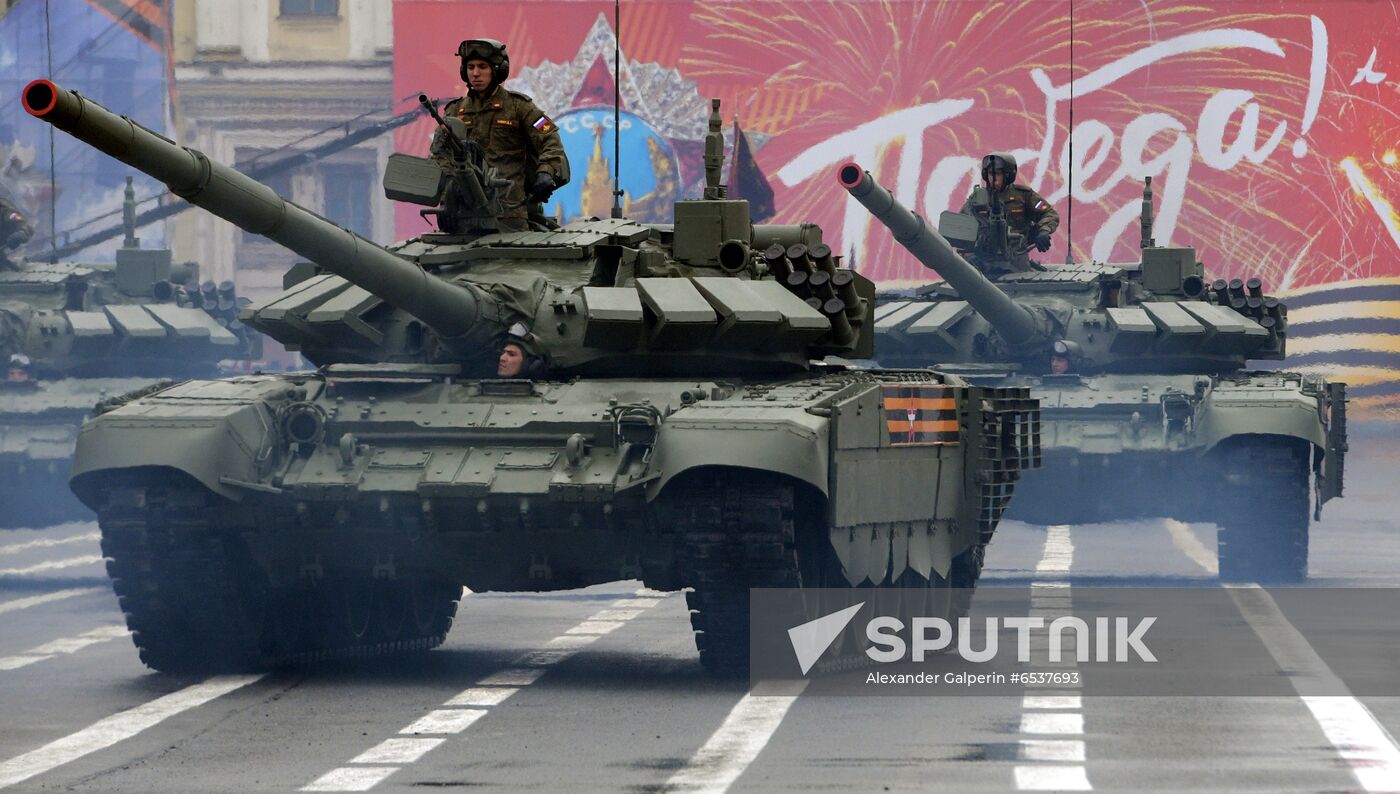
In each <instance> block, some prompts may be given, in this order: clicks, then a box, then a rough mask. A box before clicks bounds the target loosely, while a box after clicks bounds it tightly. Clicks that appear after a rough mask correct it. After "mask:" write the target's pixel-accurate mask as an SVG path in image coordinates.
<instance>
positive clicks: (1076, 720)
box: [1012, 524, 1093, 791]
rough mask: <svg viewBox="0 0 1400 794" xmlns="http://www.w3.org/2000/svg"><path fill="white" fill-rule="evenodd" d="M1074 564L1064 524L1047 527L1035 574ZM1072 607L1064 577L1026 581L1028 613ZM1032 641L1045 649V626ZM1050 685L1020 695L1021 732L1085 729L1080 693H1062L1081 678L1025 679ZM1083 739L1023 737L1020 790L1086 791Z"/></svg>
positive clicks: (1069, 663) (1066, 664)
mask: <svg viewBox="0 0 1400 794" xmlns="http://www.w3.org/2000/svg"><path fill="white" fill-rule="evenodd" d="M1073 565H1074V542H1073V541H1072V540H1071V539H1070V529H1069V527H1068V526H1066V525H1064V524H1058V525H1055V526H1051V527H1047V528H1046V530H1045V550H1044V551H1043V552H1042V553H1041V558H1040V562H1039V563H1037V564H1036V566H1035V572H1036V574H1037V575H1046V574H1049V575H1054V574H1068V573H1069V570H1070V568H1071V567H1072V566H1073ZM1073 606H1074V595H1073V591H1072V589H1071V587H1070V582H1069V580H1068V579H1059V580H1048V581H1046V580H1042V581H1036V582H1032V583H1031V609H1030V610H1029V613H1030V614H1031V615H1033V616H1038V617H1042V618H1045V620H1046V621H1047V623H1048V622H1049V621H1051V620H1054V619H1055V618H1057V617H1060V616H1063V615H1067V614H1069V613H1070V611H1071V610H1072V608H1073ZM1031 644H1032V645H1033V646H1034V647H1035V648H1036V649H1037V650H1039V651H1048V646H1049V635H1048V630H1041V631H1038V632H1035V633H1034V634H1032V636H1031ZM1037 666H1038V667H1045V668H1074V667H1075V666H1076V662H1075V660H1074V657H1073V656H1070V657H1068V658H1067V659H1064V660H1062V661H1061V662H1060V663H1058V664H1056V663H1054V662H1050V661H1048V660H1047V661H1045V662H1041V663H1038V664H1037ZM1039 686H1048V687H1054V688H1053V689H1046V690H1045V691H1041V692H1035V693H1031V692H1027V693H1026V694H1025V695H1024V696H1023V697H1022V699H1021V729H1020V733H1021V734H1023V735H1031V736H1035V735H1051V736H1073V735H1081V734H1083V733H1084V714H1083V713H1082V709H1083V705H1084V703H1083V698H1082V697H1081V696H1079V695H1076V694H1072V693H1066V692H1065V691H1064V690H1066V689H1070V690H1073V689H1078V688H1080V687H1081V686H1082V682H1079V681H1075V682H1046V684H1034V685H1033V684H1027V685H1026V688H1027V689H1033V688H1038V687H1039ZM1086 755H1087V754H1086V752H1085V748H1084V741H1083V740H1081V739H1042V738H1022V739H1021V740H1020V758H1021V760H1022V761H1030V762H1034V763H1029V764H1024V765H1017V766H1015V767H1014V768H1013V769H1012V775H1013V777H1014V779H1015V781H1016V788H1017V789H1018V790H1021V791H1090V790H1092V789H1093V786H1091V785H1090V784H1089V775H1088V770H1087V769H1086V768H1085V766H1084V760H1085V758H1086Z"/></svg>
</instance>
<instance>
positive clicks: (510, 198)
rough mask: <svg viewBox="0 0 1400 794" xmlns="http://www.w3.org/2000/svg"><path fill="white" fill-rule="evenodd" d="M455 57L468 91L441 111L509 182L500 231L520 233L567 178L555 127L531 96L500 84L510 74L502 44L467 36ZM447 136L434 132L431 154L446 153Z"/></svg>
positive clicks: (566, 164) (441, 131)
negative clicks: (464, 132)
mask: <svg viewBox="0 0 1400 794" xmlns="http://www.w3.org/2000/svg"><path fill="white" fill-rule="evenodd" d="M457 56H458V57H459V58H461V59H462V65H461V75H462V82H464V83H466V85H467V94H466V96H464V97H462V98H460V99H454V100H452V101H451V102H449V103H447V107H446V108H444V109H443V115H444V116H445V117H446V118H456V119H459V120H460V121H461V122H462V124H463V125H464V126H465V127H466V135H467V140H469V141H475V142H476V143H478V144H480V146H481V149H482V151H483V152H484V153H485V156H486V164H487V165H489V166H491V167H493V168H495V169H496V173H497V175H498V176H499V177H500V178H502V179H506V180H509V181H510V187H508V188H507V189H506V191H505V197H504V200H503V201H502V205H503V212H502V213H501V216H500V218H499V220H500V224H501V228H502V230H504V231H525V230H527V229H528V228H530V221H531V220H532V219H533V220H535V221H536V222H537V223H539V222H541V221H543V220H544V212H543V210H542V209H541V207H540V205H542V204H543V203H544V202H546V201H548V200H549V197H550V196H551V195H552V194H553V193H554V191H555V190H557V189H558V188H560V187H562V186H564V185H565V184H567V183H568V181H569V160H568V157H567V156H565V154H564V143H563V141H561V140H560V138H559V128H558V127H557V126H556V125H555V124H554V122H553V121H552V120H551V119H550V118H549V117H548V116H546V115H545V114H544V113H543V112H542V111H541V110H540V109H539V108H537V107H535V103H534V101H533V100H531V99H530V97H528V96H526V95H525V94H521V93H519V92H516V91H510V90H507V89H506V88H505V87H504V86H502V85H501V83H503V82H505V79H506V78H507V77H508V76H509V75H510V57H509V55H507V53H506V45H505V44H503V43H501V42H499V41H496V40H495V39H468V40H467V41H464V42H462V43H461V44H460V45H458V47H457ZM446 136H447V131H446V130H445V129H443V128H439V129H438V131H437V134H436V135H434V137H433V145H432V152H433V156H434V157H437V158H439V159H441V158H444V157H447V156H448V141H447V140H446Z"/></svg>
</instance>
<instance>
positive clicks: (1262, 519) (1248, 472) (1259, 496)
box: [1216, 440, 1311, 584]
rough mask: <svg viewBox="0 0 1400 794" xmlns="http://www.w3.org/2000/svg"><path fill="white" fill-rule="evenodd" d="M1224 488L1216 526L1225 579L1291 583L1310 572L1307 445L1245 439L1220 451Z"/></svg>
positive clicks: (1231, 580) (1300, 579)
mask: <svg viewBox="0 0 1400 794" xmlns="http://www.w3.org/2000/svg"><path fill="white" fill-rule="evenodd" d="M1220 461H1221V463H1222V465H1223V466H1224V472H1223V481H1224V483H1225V485H1226V489H1227V490H1226V492H1225V493H1224V494H1223V499H1222V500H1221V501H1222V506H1221V508H1220V514H1219V517H1218V518H1217V521H1216V524H1217V525H1218V526H1219V534H1218V535H1217V536H1216V555H1217V558H1218V559H1219V563H1220V578H1221V580H1222V581H1225V582H1261V583H1277V584H1291V583H1297V582H1301V581H1303V580H1305V579H1307V576H1308V525H1309V518H1310V515H1311V511H1310V509H1309V504H1308V458H1307V448H1306V447H1305V446H1303V445H1301V444H1298V443H1296V442H1293V441H1292V440H1284V441H1278V440H1265V441H1245V442H1241V443H1237V444H1234V445H1232V446H1231V447H1230V448H1229V449H1225V450H1222V451H1221V456H1220Z"/></svg>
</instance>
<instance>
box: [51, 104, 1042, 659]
mask: <svg viewBox="0 0 1400 794" xmlns="http://www.w3.org/2000/svg"><path fill="white" fill-rule="evenodd" d="M24 103H25V107H26V108H27V109H28V111H29V112H30V113H31V114H33V115H35V116H37V117H39V118H42V119H44V120H46V121H49V122H51V123H53V124H55V125H56V126H57V127H59V128H60V129H63V130H66V131H68V132H70V133H71V134H73V135H74V136H76V137H78V138H80V139H82V140H85V141H88V142H90V143H92V144H93V145H94V146H97V147H98V148H100V149H101V150H102V151H104V152H106V153H108V154H110V155H112V156H113V157H116V158H117V159H119V160H121V161H123V162H125V163H128V164H130V165H132V166H133V167H135V168H137V169H139V170H141V171H144V172H146V173H148V174H151V175H153V176H155V177H156V178H158V179H160V180H162V181H164V182H166V183H167V184H169V185H170V186H171V189H172V190H174V191H175V192H176V193H177V194H179V195H181V196H183V197H184V198H186V199H187V200H189V201H190V202H192V203H194V204H196V205H197V206H200V207H203V208H205V209H207V210H209V211H210V212H213V213H214V214H216V215H218V216H220V217H222V218H224V219H226V220H228V221H230V222H232V223H235V224H237V225H238V226H239V227H241V228H242V229H245V230H247V231H249V232H253V233H257V234H261V235H264V236H266V237H267V238H269V239H271V240H273V241H275V242H277V243H280V244H282V245H284V246H286V247H287V248H289V249H291V250H293V251H295V252H296V253H298V254H299V255H301V256H303V257H305V258H306V260H307V261H308V262H309V263H310V264H309V265H308V266H307V267H306V268H304V269H303V270H304V272H303V273H302V274H301V276H304V277H302V278H299V280H298V278H293V279H291V280H292V281H294V282H295V283H291V284H290V285H289V287H288V288H287V290H286V291H285V292H284V293H282V294H281V295H278V296H274V297H273V298H271V299H269V300H267V301H264V302H262V303H259V304H256V305H254V306H250V307H249V308H248V309H247V310H246V311H245V312H244V313H243V315H242V318H243V321H244V322H245V323H246V324H248V325H249V326H250V327H252V328H256V329H258V330H260V331H262V332H264V333H266V334H268V335H270V336H272V337H274V338H276V339H278V340H279V341H281V342H283V343H284V344H287V345H288V346H292V347H295V348H297V349H299V350H300V351H301V352H302V354H303V355H304V356H305V357H306V358H307V359H308V360H310V361H312V362H313V363H315V364H316V365H317V367H318V368H317V369H316V371H314V372H307V373H301V374H278V375H249V376H241V377H234V378H228V379H223V380H192V381H188V382H184V383H181V384H178V385H175V386H171V387H169V388H166V389H163V390H160V391H156V392H152V393H149V394H144V395H141V396H138V397H135V398H133V399H130V400H128V401H122V402H121V404H119V405H112V406H110V409H109V410H108V411H106V412H105V413H103V414H101V415H100V416H97V417H96V418H94V419H93V420H91V421H89V422H88V423H87V424H86V425H85V426H84V428H83V432H82V434H81V437H80V438H79V442H78V452H77V458H76V461H75V465H74V470H73V478H72V487H73V490H74V492H75V493H77V495H78V496H79V497H80V498H81V499H82V500H83V502H84V503H85V504H87V505H89V506H90V507H92V509H94V510H95V511H97V514H98V520H99V524H100V526H101V529H102V538H103V547H104V550H105V554H106V555H107V557H108V570H109V572H110V573H111V575H112V579H113V586H114V588H115V590H116V592H117V594H118V595H119V596H120V597H121V603H122V607H123V609H124V610H125V612H126V615H127V621H128V625H129V626H130V627H131V628H132V630H133V638H134V640H135V642H136V645H137V646H138V648H139V649H140V653H141V658H142V660H143V661H145V663H146V664H148V665H149V666H151V667H154V668H156V669H159V670H168V671H202V672H204V671H212V670H222V669H246V668H258V667H266V666H270V665H280V664H288V663H299V662H304V661H308V660H316V659H321V658H325V657H336V656H346V655H362V654H366V653H377V652H389V651H403V650H413V649H424V648H428V647H432V646H435V645H437V644H439V643H441V642H442V641H443V639H444V637H445V635H446V633H447V631H448V628H449V626H450V624H451V622H452V621H453V619H454V615H455V610H456V607H457V602H458V598H459V596H460V594H461V589H462V587H463V586H465V587H468V588H470V589H471V590H473V591H548V590H559V589H567V588H578V587H584V586H588V585H594V584H599V583H605V582H612V581H618V580H632V579H640V580H642V581H643V582H644V583H645V584H646V585H647V586H648V587H652V588H656V589H658V590H663V591H665V590H677V589H681V588H689V589H690V590H689V592H688V593H687V602H688V605H689V609H690V613H691V622H692V624H693V627H694V630H695V634H696V646H697V648H698V650H699V656H700V661H701V662H702V664H703V666H704V667H705V668H707V669H708V670H711V671H714V672H717V673H725V674H732V673H735V672H739V671H741V670H744V669H746V668H747V662H748V652H747V647H748V631H749V628H748V626H749V621H748V594H749V589H750V588H754V587H803V588H812V587H831V588H848V587H855V586H861V585H895V584H898V585H901V586H905V587H912V588H916V590H917V592H918V593H920V594H921V595H920V596H919V597H921V598H927V599H929V603H930V604H936V605H937V606H938V608H939V609H940V610H942V611H944V612H947V613H948V614H961V613H962V612H965V611H966V609H967V607H968V598H970V592H971V589H972V588H973V587H974V586H975V584H976V580H977V576H978V574H979V573H980V570H981V564H982V559H983V549H984V547H985V546H986V543H987V541H988V540H989V539H990V538H991V536H992V533H993V531H994V530H995V528H996V526H997V522H998V521H999V519H1000V517H1001V514H1002V512H1003V511H1004V509H1005V506H1006V504H1007V502H1008V500H1009V499H1010V497H1011V494H1012V491H1013V488H1014V485H1015V482H1016V480H1017V479H1018V477H1019V475H1020V472H1021V471H1022V470H1023V469H1025V468H1027V467H1029V466H1033V465H1034V464H1035V460H1036V455H1037V454H1038V448H1037V440H1038V436H1037V425H1036V412H1035V406H1034V403H1033V402H1032V401H1031V400H1029V399H1028V397H1027V395H1026V391H1025V390H1024V389H1020V388H999V387H992V388H987V387H978V386H971V385H969V384H967V383H966V382H965V381H964V380H963V379H962V378H960V377H958V376H955V375H946V374H940V373H936V372H932V371H929V370H915V371H909V372H902V371H894V370H889V371H881V370H870V369H857V368H852V367H849V366H846V365H844V364H841V363H839V362H836V361H834V360H832V359H830V358H829V357H833V356H834V357H842V358H868V357H869V356H870V355H871V353H872V344H873V341H874V335H873V330H874V329H873V319H872V317H873V312H874V288H873V285H872V284H871V283H870V282H869V281H867V280H865V279H863V278H861V277H860V276H858V275H856V274H854V273H853V272H851V271H850V270H848V269H844V268H841V267H839V261H838V260H837V258H836V257H834V256H832V254H831V251H830V249H829V248H828V247H827V246H826V245H825V244H824V243H823V242H822V240H821V230H820V228H818V227H817V226H815V225H811V224H794V225H755V224H752V223H751V222H750V220H749V215H748V204H747V202H744V201H739V200H730V199H727V198H726V197H725V191H724V188H723V186H722V185H720V184H719V174H720V172H721V165H722V161H723V149H722V138H721V134H720V118H719V112H718V102H715V103H714V104H713V108H712V112H711V120H710V133H709V135H708V137H707V140H706V152H705V169H706V173H707V175H708V179H707V186H706V188H705V196H704V198H702V199H697V200H690V201H682V202H679V203H677V204H676V206H675V218H674V220H675V222H674V224H665V225H645V224H640V223H635V222H633V221H630V220H627V219H625V218H608V219H597V218H593V219H586V220H582V221H578V222H574V223H570V224H568V225H566V226H563V227H562V228H558V229H544V230H540V231H527V232H513V233H499V232H497V231H496V230H495V219H494V208H496V207H497V206H498V205H497V204H496V196H497V188H498V185H499V182H498V180H497V179H496V177H495V174H494V172H492V171H491V170H490V169H488V168H486V167H485V166H484V164H483V160H482V158H481V153H480V151H479V150H478V149H474V148H472V147H470V146H468V145H463V146H460V147H458V149H457V150H456V151H455V153H454V154H452V155H451V161H450V162H445V163H442V164H440V163H438V162H434V161H429V160H424V159H421V158H413V157H408V156H406V155H394V156H393V157H392V158H391V159H390V162H389V165H388V168H387V171H386V174H385V191H386V194H387V195H388V196H389V197H390V198H393V199H397V200H401V201H412V202H416V203H419V204H422V205H424V206H426V207H429V208H431V209H429V210H427V212H428V215H427V216H428V217H435V218H436V219H437V220H438V225H439V228H440V229H441V228H446V229H450V231H437V232H430V233H427V234H423V235H421V236H420V237H417V238H414V239H411V240H408V241H404V242H401V243H397V244H395V245H392V246H388V247H384V246H379V245H376V244H374V243H372V242H370V241H368V240H365V239H364V238H362V237H359V236H357V235H355V234H354V233H352V232H349V231H347V230H344V229H341V228H339V227H337V226H335V225H334V224H332V223H330V222H328V221H326V220H325V219H322V218H320V217H317V216H316V215H314V214H312V213H310V212H308V211H307V210H305V209H302V208H301V207H298V206H297V205H295V204H292V203H291V202H287V201H285V200H283V199H282V198H280V197H279V196H277V195H276V194H275V193H274V192H273V191H272V190H270V189H269V188H267V187H265V186H263V185H261V184H259V183H257V182H255V181H253V180H251V179H249V178H248V177H246V176H243V175H241V174H238V173H237V172H234V171H232V170H231V169H229V168H227V167H225V166H223V165H221V164H218V163H215V162H213V161H211V160H209V159H208V158H207V157H206V156H204V155H203V154H201V153H199V152H196V151H193V150H190V149H186V148H182V147H180V146H177V145H175V144H173V143H171V142H169V141H166V140H165V139H163V138H161V137H159V136H157V135H155V134H153V133H151V132H149V131H147V130H145V129H143V128H141V127H140V126H138V125H136V124H134V123H132V122H130V121H129V120H126V119H123V118H119V117H117V116H115V115H113V114H111V113H109V112H107V111H106V110H105V109H103V108H101V107H99V106H97V105H96V104H94V103H93V102H91V101H90V100H87V99H85V98H81V97H79V96H77V95H76V94H73V93H70V92H67V91H63V90H61V89H60V88H58V87H56V86H54V85H53V84H52V83H49V82H47V81H36V82H35V83H33V84H31V85H30V86H29V87H27V88H26V89H25V95H24ZM455 123H456V120H455V119H448V126H449V128H450V129H453V130H454V131H456V128H455V127H454V126H453V125H454V124H455ZM507 342H510V343H514V344H516V345H518V346H519V347H520V348H521V350H523V351H524V354H525V359H526V360H525V362H524V365H523V371H522V372H520V373H518V374H517V373H515V372H513V371H511V366H510V362H509V361H504V362H503V361H502V359H505V358H506V356H505V355H504V350H505V345H506V343H507ZM502 373H503V374H502ZM195 572H197V575H192V574H193V573H195ZM210 596H214V597H210Z"/></svg>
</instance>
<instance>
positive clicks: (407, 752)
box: [350, 739, 447, 764]
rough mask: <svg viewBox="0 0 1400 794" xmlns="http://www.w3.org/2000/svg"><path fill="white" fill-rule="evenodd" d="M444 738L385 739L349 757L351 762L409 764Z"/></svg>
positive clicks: (440, 742)
mask: <svg viewBox="0 0 1400 794" xmlns="http://www.w3.org/2000/svg"><path fill="white" fill-rule="evenodd" d="M445 741H447V740H446V739H385V740H384V741H382V742H380V743H379V744H376V745H375V746H373V747H371V748H369V749H368V750H366V751H364V752H363V753H360V754H359V755H357V756H355V757H354V758H352V759H350V763H352V764H411V763H413V762H414V761H417V760H418V759H420V758H422V757H423V756H424V755H426V754H427V752H428V751H429V750H431V749H433V748H434V747H437V746H438V745H440V744H442V743H443V742H445Z"/></svg>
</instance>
